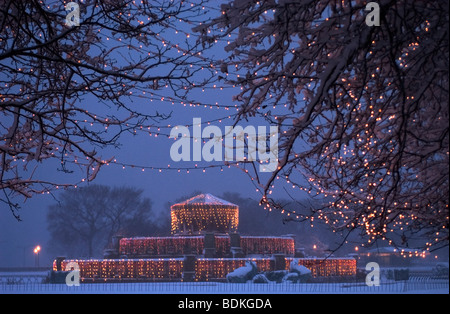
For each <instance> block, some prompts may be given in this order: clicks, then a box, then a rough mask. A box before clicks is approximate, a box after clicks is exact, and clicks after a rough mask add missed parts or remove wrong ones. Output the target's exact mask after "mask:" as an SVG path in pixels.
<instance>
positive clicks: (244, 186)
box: [0, 88, 301, 267]
mask: <svg viewBox="0 0 450 314" xmlns="http://www.w3.org/2000/svg"><path fill="white" fill-rule="evenodd" d="M235 93H237V90H236V89H231V90H230V89H224V90H222V91H221V90H220V88H217V89H214V90H211V91H209V92H205V95H202V97H205V98H204V99H208V100H210V102H213V103H215V102H216V100H217V102H220V104H221V105H230V106H231V107H232V106H234V103H233V102H232V99H231V98H232V95H233V94H235ZM206 94H207V95H206ZM93 101H95V100H93ZM135 105H136V106H140V105H148V100H146V99H142V100H141V103H139V102H136V103H135ZM151 106H152V107H151V108H153V109H155V110H158V111H159V112H165V113H170V112H171V113H172V117H171V118H170V119H169V120H165V121H161V122H160V124H161V125H163V126H164V125H165V126H167V125H169V124H170V125H171V126H175V125H179V124H180V125H189V124H192V119H193V118H194V117H199V118H202V122H206V121H208V120H214V119H217V118H222V117H226V116H228V115H230V114H233V113H235V112H236V109H234V108H233V109H229V110H226V109H225V108H222V107H220V108H219V109H217V108H215V107H214V108H213V109H210V108H209V107H208V108H204V107H190V106H186V107H185V106H183V105H181V104H179V103H178V104H174V105H172V104H171V103H167V102H157V101H153V102H152V104H151ZM260 122H261V124H254V125H255V126H257V125H263V126H267V127H268V124H267V123H263V122H262V121H260ZM232 123H233V120H232V119H225V120H221V122H219V121H215V122H213V123H212V124H211V125H216V126H218V127H219V128H220V129H221V130H224V127H225V126H226V125H232ZM267 129H268V128H267ZM190 130H192V128H190ZM161 132H164V133H166V134H169V132H170V128H167V129H166V130H162V129H161ZM154 135H155V134H154V133H152V136H150V135H149V133H148V132H147V131H138V132H137V133H136V135H134V136H133V135H131V134H124V135H123V137H122V138H121V140H120V142H121V143H122V147H120V149H112V148H108V149H105V150H102V151H99V153H100V155H101V156H102V157H103V158H104V159H108V158H110V157H112V156H114V157H115V158H116V159H117V162H121V163H126V164H134V165H140V166H145V167H155V169H154V170H151V169H149V168H146V169H144V171H142V168H141V167H135V168H131V167H125V169H123V168H122V166H120V165H116V164H111V165H109V166H104V167H102V169H101V170H100V172H99V174H98V176H97V178H96V179H95V180H94V181H93V183H95V184H105V185H112V186H121V185H125V186H130V187H136V188H139V189H143V190H144V196H145V197H148V198H150V199H151V200H152V201H153V208H154V210H155V212H159V211H162V212H164V213H165V214H167V215H170V208H169V207H168V206H167V202H173V201H174V200H176V199H177V198H180V197H182V196H185V195H189V194H191V193H193V192H194V191H202V192H205V193H211V194H214V195H221V194H223V193H224V192H237V193H240V194H241V195H243V196H244V197H248V198H252V199H255V200H259V199H260V197H261V194H260V193H258V192H257V191H256V188H255V186H254V184H253V183H252V181H251V180H250V178H249V176H248V175H247V174H245V173H244V172H243V171H242V170H241V169H237V168H235V167H230V168H228V167H226V166H224V167H223V168H222V170H223V171H221V169H220V168H211V169H210V168H206V172H203V170H202V167H208V166H210V165H211V164H217V162H213V163H208V162H204V161H202V162H183V161H181V162H178V163H176V162H173V161H172V160H171V158H170V146H171V145H172V143H174V140H173V139H168V138H167V137H166V136H162V135H160V136H158V137H155V136H154ZM191 147H192V146H191ZM191 154H192V151H191ZM169 164H170V167H171V168H172V169H177V168H178V167H182V168H184V167H192V166H194V164H198V167H199V168H200V170H190V171H189V173H187V171H186V170H181V171H180V172H178V170H167V169H165V168H167V166H168V165H169ZM68 167H69V168H70V169H71V170H75V172H74V173H73V174H64V173H63V172H61V171H58V170H57V169H58V168H59V164H58V161H45V162H43V163H42V164H41V165H40V166H39V168H38V170H37V176H40V178H41V179H46V180H49V181H53V182H61V183H65V182H72V183H75V182H78V181H79V180H81V179H82V178H83V177H85V174H84V173H83V172H81V171H79V170H77V167H76V166H75V165H70V164H69V165H68ZM159 167H161V168H162V169H163V170H162V171H161V172H160V171H159V170H158V169H159ZM260 175H262V176H263V177H264V176H268V174H261V173H260ZM280 181H281V180H280ZM86 184H87V183H83V184H81V186H83V185H86ZM278 191H279V193H278V195H279V196H285V197H287V196H286V194H284V193H283V189H282V188H281V186H280V188H279V189H278ZM300 194H301V193H300V191H298V196H300ZM274 195H277V194H276V193H275V194H274ZM57 197H58V191H56V192H54V193H53V195H50V194H46V195H37V196H34V197H33V198H32V199H29V200H27V201H26V202H25V203H21V207H22V209H21V210H20V216H21V218H22V221H21V222H17V221H16V220H15V219H14V217H13V216H12V215H11V213H10V212H9V211H8V209H7V208H4V209H3V210H1V211H0V267H5V266H6V267H11V266H34V265H35V256H34V254H33V248H34V247H35V246H36V245H38V244H39V245H41V247H42V251H41V256H40V265H41V266H43V265H49V264H50V263H51V262H52V260H53V259H54V257H55V256H52V254H49V253H48V252H46V244H47V242H48V241H49V234H48V232H47V223H46V214H47V207H48V206H49V205H50V204H53V203H55V202H56V201H55V198H57ZM17 201H19V202H22V201H23V200H22V199H20V198H18V199H17ZM241 210H245V208H243V209H241ZM261 214H264V210H263V209H261Z"/></svg>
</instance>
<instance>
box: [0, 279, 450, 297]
mask: <svg viewBox="0 0 450 314" xmlns="http://www.w3.org/2000/svg"><path fill="white" fill-rule="evenodd" d="M22 293H24V294H77V293H82V294H146V293H148V294H404V293H407V294H410V293H414V294H449V284H448V280H435V281H434V280H433V281H426V282H391V283H383V284H381V285H380V286H378V287H375V286H374V287H368V286H366V285H365V284H364V283H306V284H293V283H282V284H276V283H269V284H254V283H243V284H235V283H215V282H194V283H187V282H164V283H95V284H83V283H82V284H81V285H80V286H67V285H65V284H42V283H25V284H1V285H0V294H22Z"/></svg>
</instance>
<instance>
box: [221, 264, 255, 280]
mask: <svg viewBox="0 0 450 314" xmlns="http://www.w3.org/2000/svg"><path fill="white" fill-rule="evenodd" d="M257 274H258V269H257V267H256V264H255V263H254V262H245V266H243V267H239V268H236V269H235V270H234V271H232V272H231V273H229V274H227V281H228V282H232V283H245V282H247V281H248V280H252V279H253V277H255V276H256V275H257Z"/></svg>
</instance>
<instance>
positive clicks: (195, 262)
mask: <svg viewBox="0 0 450 314" xmlns="http://www.w3.org/2000/svg"><path fill="white" fill-rule="evenodd" d="M238 225H239V207H238V206H237V205H235V204H232V203H230V202H227V201H225V200H222V199H220V198H217V197H215V196H213V195H211V194H200V195H198V196H195V197H193V198H190V199H188V200H186V201H184V202H182V203H178V204H174V205H172V206H171V232H172V235H171V236H168V237H133V238H124V237H117V236H116V237H114V238H113V239H112V243H113V247H112V248H110V249H108V250H106V251H105V256H104V257H105V258H104V259H89V260H74V259H72V260H66V259H63V258H58V259H57V260H55V261H54V263H53V269H54V270H55V271H61V270H65V265H67V264H68V263H69V262H76V263H78V265H79V268H80V278H81V281H82V282H98V281H213V280H215V281H220V280H225V278H226V275H227V274H228V273H230V272H232V271H234V270H235V269H236V268H239V267H242V266H244V265H245V264H246V262H249V261H252V262H254V263H255V264H256V266H257V268H258V270H259V271H261V272H267V271H276V270H288V269H289V266H290V263H291V262H292V261H293V260H294V259H295V260H298V263H299V264H301V265H303V266H305V267H307V268H308V269H310V270H311V273H312V276H313V277H330V276H336V277H339V276H340V277H346V276H354V275H355V274H356V260H355V259H353V258H328V259H320V258H319V259H318V258H304V256H303V255H302V254H301V253H300V252H299V251H296V249H295V240H294V237H293V236H242V235H240V234H239V233H238V232H237V231H238Z"/></svg>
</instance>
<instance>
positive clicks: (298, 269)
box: [289, 260, 312, 282]
mask: <svg viewBox="0 0 450 314" xmlns="http://www.w3.org/2000/svg"><path fill="white" fill-rule="evenodd" d="M289 270H290V272H291V273H297V274H298V282H307V281H308V280H309V279H310V278H311V277H312V274H311V271H310V270H309V269H308V268H306V267H305V266H303V265H299V264H298V260H293V261H292V262H291V265H290V267H289Z"/></svg>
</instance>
